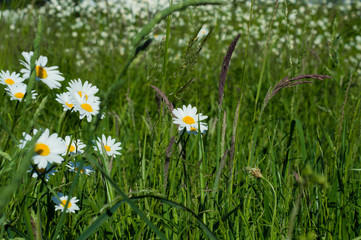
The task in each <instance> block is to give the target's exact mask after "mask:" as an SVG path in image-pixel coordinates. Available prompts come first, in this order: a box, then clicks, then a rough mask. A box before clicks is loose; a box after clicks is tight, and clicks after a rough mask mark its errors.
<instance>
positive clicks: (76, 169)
mask: <svg viewBox="0 0 361 240" xmlns="http://www.w3.org/2000/svg"><path fill="white" fill-rule="evenodd" d="M78 170H79V169H78V168H75V172H77V171H78ZM80 173H84V169H81V170H80Z"/></svg>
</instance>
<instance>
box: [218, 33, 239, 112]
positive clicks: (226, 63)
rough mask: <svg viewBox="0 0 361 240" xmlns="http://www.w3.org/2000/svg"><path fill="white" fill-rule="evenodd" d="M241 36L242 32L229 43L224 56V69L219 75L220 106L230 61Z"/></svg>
mask: <svg viewBox="0 0 361 240" xmlns="http://www.w3.org/2000/svg"><path fill="white" fill-rule="evenodd" d="M240 37H241V34H238V35H237V36H236V38H235V39H234V40H233V41H232V43H231V44H230V45H229V47H228V50H227V54H226V56H225V57H224V58H223V63H222V69H221V73H220V75H219V90H218V105H219V106H221V105H222V102H223V92H224V86H225V84H226V77H227V71H228V67H229V62H230V61H231V57H232V54H233V51H234V49H235V47H236V45H237V42H238V39H239V38H240Z"/></svg>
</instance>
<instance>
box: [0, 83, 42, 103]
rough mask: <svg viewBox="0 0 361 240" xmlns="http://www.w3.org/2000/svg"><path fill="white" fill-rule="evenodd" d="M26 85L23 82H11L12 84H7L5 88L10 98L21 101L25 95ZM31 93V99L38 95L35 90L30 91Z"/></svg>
mask: <svg viewBox="0 0 361 240" xmlns="http://www.w3.org/2000/svg"><path fill="white" fill-rule="evenodd" d="M26 87H27V85H26V84H24V83H18V84H13V85H8V86H7V87H6V88H5V90H6V93H7V94H8V95H9V96H10V100H18V101H20V102H21V101H23V98H24V96H25V93H26ZM31 94H32V97H31V98H32V99H35V98H36V96H37V95H38V94H37V93H36V92H35V90H32V91H31Z"/></svg>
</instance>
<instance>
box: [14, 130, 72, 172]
mask: <svg viewBox="0 0 361 240" xmlns="http://www.w3.org/2000/svg"><path fill="white" fill-rule="evenodd" d="M33 133H34V134H36V133H37V130H36V131H35V130H34V131H33ZM27 139H29V136H28V135H26V134H25V140H24V141H21V142H20V145H19V147H21V148H23V147H24V146H25V145H26V143H27V141H28V140H27ZM64 152H66V146H65V142H64V140H63V139H61V138H60V137H58V134H56V133H53V134H51V135H50V133H49V129H45V131H44V132H43V134H41V136H40V138H39V139H38V140H37V142H36V144H35V147H34V156H33V162H34V164H37V167H38V168H39V169H41V168H46V166H47V165H48V163H58V164H60V163H61V162H62V161H63V160H64V159H63V158H62V157H61V155H63V154H64Z"/></svg>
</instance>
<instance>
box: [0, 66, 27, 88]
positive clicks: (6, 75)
mask: <svg viewBox="0 0 361 240" xmlns="http://www.w3.org/2000/svg"><path fill="white" fill-rule="evenodd" d="M24 80H25V79H24V78H22V77H20V73H16V72H12V73H10V72H9V71H6V72H4V71H2V70H1V72H0V83H1V84H3V85H6V86H10V85H16V84H18V83H22V82H23V81H24Z"/></svg>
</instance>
